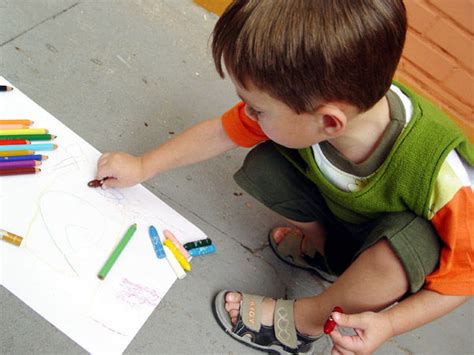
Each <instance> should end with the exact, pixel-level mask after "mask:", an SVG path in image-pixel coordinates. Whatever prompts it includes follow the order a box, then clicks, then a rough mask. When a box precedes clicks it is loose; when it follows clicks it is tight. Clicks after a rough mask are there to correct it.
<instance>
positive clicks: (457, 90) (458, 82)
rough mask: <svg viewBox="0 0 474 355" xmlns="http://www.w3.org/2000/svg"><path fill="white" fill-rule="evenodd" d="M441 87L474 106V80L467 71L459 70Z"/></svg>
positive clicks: (454, 71)
mask: <svg viewBox="0 0 474 355" xmlns="http://www.w3.org/2000/svg"><path fill="white" fill-rule="evenodd" d="M441 85H442V86H443V87H445V88H446V89H447V90H448V91H450V92H451V93H452V94H453V95H454V96H456V97H458V98H460V99H461V100H462V101H463V102H464V103H467V104H468V105H470V106H472V105H473V103H474V92H473V86H474V78H473V77H472V75H470V74H469V73H468V72H467V71H465V70H463V69H460V68H457V69H454V70H453V71H452V73H451V74H450V75H449V76H448V77H447V78H446V80H444V81H443V82H442V83H441Z"/></svg>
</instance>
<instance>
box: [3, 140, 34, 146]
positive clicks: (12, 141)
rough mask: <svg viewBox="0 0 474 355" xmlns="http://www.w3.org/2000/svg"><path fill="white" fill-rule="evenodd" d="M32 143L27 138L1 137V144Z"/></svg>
mask: <svg viewBox="0 0 474 355" xmlns="http://www.w3.org/2000/svg"><path fill="white" fill-rule="evenodd" d="M12 144H30V141H28V140H26V139H0V145H12Z"/></svg>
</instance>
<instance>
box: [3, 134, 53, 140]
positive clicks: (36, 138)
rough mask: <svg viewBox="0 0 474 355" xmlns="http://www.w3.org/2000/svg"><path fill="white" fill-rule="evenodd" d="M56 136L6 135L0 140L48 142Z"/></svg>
mask: <svg viewBox="0 0 474 355" xmlns="http://www.w3.org/2000/svg"><path fill="white" fill-rule="evenodd" d="M56 137H57V136H55V135H53V134H7V135H2V136H1V139H28V140H30V141H50V140H52V139H55V138H56Z"/></svg>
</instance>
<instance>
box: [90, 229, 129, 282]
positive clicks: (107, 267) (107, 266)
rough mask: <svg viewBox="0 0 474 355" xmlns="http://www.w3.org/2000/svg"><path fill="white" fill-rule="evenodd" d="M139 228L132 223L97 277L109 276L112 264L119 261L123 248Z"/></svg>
mask: <svg viewBox="0 0 474 355" xmlns="http://www.w3.org/2000/svg"><path fill="white" fill-rule="evenodd" d="M136 230H137V224H136V223H135V224H132V225H131V226H130V227H129V228H128V229H127V232H125V234H124V236H123V237H122V239H121V240H120V242H119V243H118V245H117V246H116V247H115V249H114V251H113V252H112V254H110V256H109V258H108V259H107V261H106V262H105V264H104V266H102V269H100V271H99V274H98V275H97V277H98V278H99V279H101V280H103V279H105V277H106V276H107V274H108V273H109V271H110V269H111V268H112V266H113V265H114V264H115V262H116V261H117V259H118V257H119V256H120V254H121V253H122V251H123V249H124V248H125V246H126V245H127V243H128V242H129V240H130V238H132V236H133V234H134V233H135V231H136Z"/></svg>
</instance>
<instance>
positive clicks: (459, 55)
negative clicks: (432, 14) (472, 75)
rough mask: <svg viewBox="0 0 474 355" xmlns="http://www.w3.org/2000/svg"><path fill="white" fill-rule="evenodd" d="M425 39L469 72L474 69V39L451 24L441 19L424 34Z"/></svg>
mask: <svg viewBox="0 0 474 355" xmlns="http://www.w3.org/2000/svg"><path fill="white" fill-rule="evenodd" d="M425 35H426V37H427V38H429V39H430V40H432V41H433V42H434V43H436V44H437V45H439V46H440V47H441V48H443V49H444V50H445V51H447V52H449V54H451V55H452V56H453V57H455V58H456V59H457V60H458V61H459V62H460V63H461V64H462V65H463V66H465V67H466V68H467V69H469V70H471V71H472V70H473V68H474V63H473V61H474V38H473V36H472V35H471V34H469V33H468V32H466V31H465V30H463V29H462V28H460V27H458V26H457V25H456V24H454V23H453V22H451V21H449V20H446V19H442V20H439V21H436V23H434V25H433V26H432V27H431V28H430V29H429V30H427V31H426V32H425Z"/></svg>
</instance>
